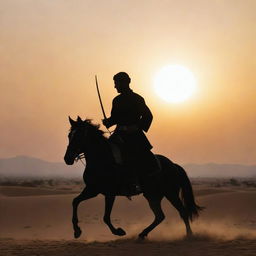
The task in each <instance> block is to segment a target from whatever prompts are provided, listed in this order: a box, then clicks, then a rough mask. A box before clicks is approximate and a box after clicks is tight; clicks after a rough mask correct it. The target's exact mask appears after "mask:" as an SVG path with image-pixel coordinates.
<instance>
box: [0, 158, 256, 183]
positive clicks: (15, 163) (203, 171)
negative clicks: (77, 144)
mask: <svg viewBox="0 0 256 256" xmlns="http://www.w3.org/2000/svg"><path fill="white" fill-rule="evenodd" d="M183 167H184V169H185V170H186V172H187V174H188V176H189V177H206V178H208V177H220V178H225V177H226V178H227V177H256V165H251V166H249V165H240V164H215V163H209V164H185V165H183ZM83 171H84V166H83V165H82V164H81V163H79V162H78V163H77V164H76V163H75V164H74V165H72V166H68V165H66V164H65V163H64V162H63V163H54V162H47V161H44V160H41V159H37V158H33V157H27V156H17V157H13V158H4V159H0V177H35V178H36V177H40V178H52V177H63V178H71V177H72V178H76V177H78V178H81V177H82V175H83Z"/></svg>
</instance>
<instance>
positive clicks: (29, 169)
mask: <svg viewBox="0 0 256 256" xmlns="http://www.w3.org/2000/svg"><path fill="white" fill-rule="evenodd" d="M83 171H84V166H83V165H82V164H81V163H77V164H74V165H72V166H68V165H66V164H65V163H64V161H63V163H54V162H47V161H44V160H41V159H37V158H33V157H27V156H17V157H13V158H4V159H0V177H35V178H36V177H41V178H48V177H50V178H52V177H63V178H71V177H82V175H83Z"/></svg>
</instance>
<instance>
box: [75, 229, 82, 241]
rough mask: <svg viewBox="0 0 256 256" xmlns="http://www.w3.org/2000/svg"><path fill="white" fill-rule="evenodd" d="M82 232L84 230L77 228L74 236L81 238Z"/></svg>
mask: <svg viewBox="0 0 256 256" xmlns="http://www.w3.org/2000/svg"><path fill="white" fill-rule="evenodd" d="M81 234H82V230H81V229H80V228H76V229H75V232H74V238H76V239H77V238H79V237H80V236H81Z"/></svg>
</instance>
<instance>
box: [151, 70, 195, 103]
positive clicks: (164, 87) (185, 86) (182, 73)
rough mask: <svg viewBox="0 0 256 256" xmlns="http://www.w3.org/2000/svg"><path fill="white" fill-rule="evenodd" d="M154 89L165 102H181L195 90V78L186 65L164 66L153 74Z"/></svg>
mask: <svg viewBox="0 0 256 256" xmlns="http://www.w3.org/2000/svg"><path fill="white" fill-rule="evenodd" d="M154 90H155V92H156V94H157V95H158V96H159V97H160V98H162V99H163V100H165V101H167V102H172V103H179V102H183V101H185V100H187V99H188V98H190V97H191V96H192V95H193V93H194V92H195V90H196V79H195V77H194V74H193V73H192V72H191V71H190V70H189V69H187V68H186V67H183V66H180V65H169V66H165V67H163V68H162V69H160V70H159V71H158V72H157V74H156V75H155V78H154Z"/></svg>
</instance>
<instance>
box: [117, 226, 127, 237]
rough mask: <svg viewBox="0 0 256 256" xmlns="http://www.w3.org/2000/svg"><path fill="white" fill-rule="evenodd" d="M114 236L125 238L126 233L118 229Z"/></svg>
mask: <svg viewBox="0 0 256 256" xmlns="http://www.w3.org/2000/svg"><path fill="white" fill-rule="evenodd" d="M114 235H117V236H125V235H126V232H125V231H124V230H123V229H122V228H117V229H116V230H115V231H114Z"/></svg>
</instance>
